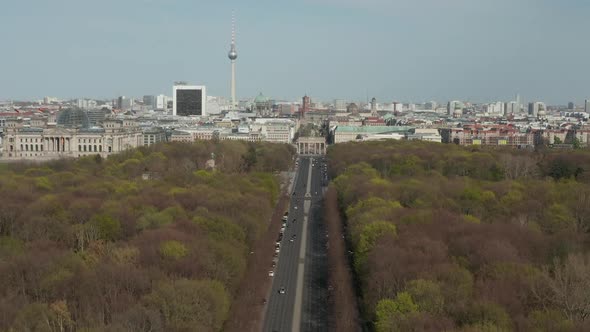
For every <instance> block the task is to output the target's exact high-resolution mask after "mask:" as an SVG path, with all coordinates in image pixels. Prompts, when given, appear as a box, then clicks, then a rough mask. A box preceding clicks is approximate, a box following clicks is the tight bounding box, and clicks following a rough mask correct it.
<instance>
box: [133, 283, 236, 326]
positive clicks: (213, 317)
mask: <svg viewBox="0 0 590 332" xmlns="http://www.w3.org/2000/svg"><path fill="white" fill-rule="evenodd" d="M229 300H230V298H229V294H228V293H227V291H226V290H225V288H224V287H223V285H222V284H221V283H220V282H218V281H211V280H186V279H183V280H177V281H174V282H163V283H161V284H160V285H158V286H157V287H156V288H155V289H154V291H153V292H152V293H150V294H149V295H147V296H146V297H145V298H144V303H145V305H146V307H147V308H149V309H154V310H157V311H159V312H160V313H161V315H162V319H163V321H164V325H165V327H166V330H175V331H178V330H185V331H220V329H221V327H222V324H223V322H224V321H225V319H226V318H227V314H228V311H229Z"/></svg>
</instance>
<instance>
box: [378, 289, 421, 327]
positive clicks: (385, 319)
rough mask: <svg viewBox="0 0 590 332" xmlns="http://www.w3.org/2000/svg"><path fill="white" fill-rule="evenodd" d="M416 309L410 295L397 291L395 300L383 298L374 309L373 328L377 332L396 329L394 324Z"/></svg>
mask: <svg viewBox="0 0 590 332" xmlns="http://www.w3.org/2000/svg"><path fill="white" fill-rule="evenodd" d="M417 311H418V306H417V305H416V304H415V303H414V301H413V300H412V296H411V295H410V294H408V293H406V292H401V293H398V294H397V296H396V298H395V300H391V299H383V300H381V301H379V303H378V304H377V309H376V310H375V316H376V321H375V330H376V331H377V332H388V331H397V330H398V329H397V328H396V325H397V323H398V322H400V321H402V320H403V319H404V318H406V317H407V316H408V315H410V314H412V313H415V312H417Z"/></svg>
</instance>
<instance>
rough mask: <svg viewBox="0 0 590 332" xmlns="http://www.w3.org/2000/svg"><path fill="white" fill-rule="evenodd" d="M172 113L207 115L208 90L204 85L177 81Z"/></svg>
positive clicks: (173, 90)
mask: <svg viewBox="0 0 590 332" xmlns="http://www.w3.org/2000/svg"><path fill="white" fill-rule="evenodd" d="M172 115H174V116H177V115H180V116H189V115H198V116H207V91H206V88H205V86H203V85H186V83H184V82H177V83H175V84H174V88H173V89H172Z"/></svg>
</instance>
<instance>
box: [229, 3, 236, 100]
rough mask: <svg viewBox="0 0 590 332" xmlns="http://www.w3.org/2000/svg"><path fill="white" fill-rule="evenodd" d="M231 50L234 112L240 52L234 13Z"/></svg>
mask: <svg viewBox="0 0 590 332" xmlns="http://www.w3.org/2000/svg"><path fill="white" fill-rule="evenodd" d="M231 21H232V22H231V48H230V50H229V53H228V54H227V57H228V58H229V59H230V60H231V106H230V109H231V110H232V111H233V110H235V109H236V107H237V103H236V59H237V58H238V52H237V51H236V18H235V16H234V13H233V12H232V18H231Z"/></svg>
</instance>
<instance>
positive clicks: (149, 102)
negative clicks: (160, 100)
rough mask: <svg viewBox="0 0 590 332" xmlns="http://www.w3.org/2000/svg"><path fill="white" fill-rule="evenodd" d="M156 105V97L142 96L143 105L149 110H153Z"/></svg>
mask: <svg viewBox="0 0 590 332" xmlns="http://www.w3.org/2000/svg"><path fill="white" fill-rule="evenodd" d="M155 104H156V96H151V95H146V96H143V105H144V106H148V107H150V108H152V109H153V108H155Z"/></svg>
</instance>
